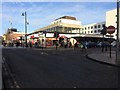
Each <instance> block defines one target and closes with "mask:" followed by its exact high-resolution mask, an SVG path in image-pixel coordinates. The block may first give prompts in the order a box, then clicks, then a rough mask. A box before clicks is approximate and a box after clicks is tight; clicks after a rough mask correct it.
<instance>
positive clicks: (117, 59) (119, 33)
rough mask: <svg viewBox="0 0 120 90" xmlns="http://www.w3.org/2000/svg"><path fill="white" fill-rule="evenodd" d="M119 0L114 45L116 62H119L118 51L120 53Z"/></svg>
mask: <svg viewBox="0 0 120 90" xmlns="http://www.w3.org/2000/svg"><path fill="white" fill-rule="evenodd" d="M119 2H120V1H119V0H117V46H116V63H117V64H120V56H119V53H120V51H119V50H120V31H119V30H120V28H119V27H120V24H119V13H120V11H119V8H120V5H119Z"/></svg>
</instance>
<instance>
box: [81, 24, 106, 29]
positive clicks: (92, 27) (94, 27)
mask: <svg viewBox="0 0 120 90" xmlns="http://www.w3.org/2000/svg"><path fill="white" fill-rule="evenodd" d="M104 25H105V24H102V25H95V26H89V27H85V28H82V30H87V29H88V30H89V29H97V28H102V27H103V26H104Z"/></svg>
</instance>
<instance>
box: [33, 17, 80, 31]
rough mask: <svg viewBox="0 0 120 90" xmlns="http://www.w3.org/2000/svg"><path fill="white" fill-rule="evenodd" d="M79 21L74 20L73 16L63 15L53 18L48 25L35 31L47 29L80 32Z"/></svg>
mask: <svg viewBox="0 0 120 90" xmlns="http://www.w3.org/2000/svg"><path fill="white" fill-rule="evenodd" d="M80 29H81V22H80V21H78V20H76V18H75V17H71V16H63V17H60V18H58V19H55V21H53V22H52V23H51V24H50V25H48V26H46V27H43V28H40V29H38V30H36V31H35V32H39V31H47V32H54V31H57V32H63V33H80Z"/></svg>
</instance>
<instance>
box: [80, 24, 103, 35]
mask: <svg viewBox="0 0 120 90" xmlns="http://www.w3.org/2000/svg"><path fill="white" fill-rule="evenodd" d="M103 25H105V22H99V23H93V24H88V25H83V27H82V30H81V32H80V33H82V34H93V35H94V34H101V30H102V29H103Z"/></svg>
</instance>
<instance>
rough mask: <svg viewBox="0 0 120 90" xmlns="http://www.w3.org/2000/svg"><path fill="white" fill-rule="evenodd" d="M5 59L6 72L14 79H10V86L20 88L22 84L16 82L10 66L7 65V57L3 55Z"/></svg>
mask: <svg viewBox="0 0 120 90" xmlns="http://www.w3.org/2000/svg"><path fill="white" fill-rule="evenodd" d="M2 59H3V67H4V70H5V71H6V72H5V73H6V74H7V75H10V77H11V78H12V80H13V81H11V80H8V83H9V84H10V87H11V88H20V86H19V85H18V83H17V82H16V80H15V78H14V76H13V74H12V73H11V71H10V70H9V67H8V65H7V62H6V61H5V57H2Z"/></svg>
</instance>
